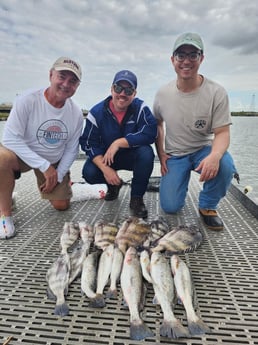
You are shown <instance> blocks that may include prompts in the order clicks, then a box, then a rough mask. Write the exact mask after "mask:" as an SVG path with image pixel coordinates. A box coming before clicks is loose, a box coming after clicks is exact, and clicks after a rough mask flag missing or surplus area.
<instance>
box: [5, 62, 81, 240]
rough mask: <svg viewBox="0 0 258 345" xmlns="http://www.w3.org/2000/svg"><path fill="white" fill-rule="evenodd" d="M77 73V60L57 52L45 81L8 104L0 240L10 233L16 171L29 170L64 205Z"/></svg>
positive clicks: (74, 137) (74, 147)
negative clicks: (37, 88)
mask: <svg viewBox="0 0 258 345" xmlns="http://www.w3.org/2000/svg"><path fill="white" fill-rule="evenodd" d="M81 76H82V73H81V67H80V65H79V64H78V63H77V62H75V61H74V60H72V59H70V58H67V57H60V58H59V59H58V60H56V62H55V63H54V64H53V66H52V68H51V69H50V72H49V79H50V85H49V86H48V87H47V88H42V89H39V90H34V91H29V92H27V93H25V94H24V95H22V96H19V97H18V98H17V99H16V101H15V103H14V105H13V107H12V110H11V112H10V115H9V116H8V120H7V122H6V125H5V128H4V133H3V139H2V145H1V146H0V211H1V218H0V239H6V238H10V237H13V236H14V235H15V227H14V223H13V218H12V210H11V208H12V193H13V190H14V186H15V179H18V178H19V177H20V175H21V173H24V172H27V171H29V170H31V169H33V170H34V173H35V175H36V177H37V183H38V188H39V190H40V193H41V196H42V198H43V199H48V200H49V201H50V203H51V204H52V206H53V207H54V208H55V209H57V210H66V209H67V208H68V207H69V204H70V198H71V196H72V191H71V187H70V175H69V169H70V167H71V165H72V163H73V161H74V160H75V158H76V156H77V154H78V148H79V145H78V144H79V137H80V135H81V132H82V128H83V114H82V111H81V109H80V108H79V107H78V106H77V105H76V104H75V103H74V102H73V101H72V99H71V97H72V96H73V95H74V93H75V92H76V90H77V88H78V86H79V85H80V81H81Z"/></svg>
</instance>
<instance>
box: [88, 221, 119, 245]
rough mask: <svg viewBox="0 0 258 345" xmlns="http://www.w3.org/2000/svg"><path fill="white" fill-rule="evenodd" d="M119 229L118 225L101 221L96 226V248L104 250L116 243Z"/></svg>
mask: <svg viewBox="0 0 258 345" xmlns="http://www.w3.org/2000/svg"><path fill="white" fill-rule="evenodd" d="M117 231H118V227H117V226H116V224H114V223H111V222H106V221H104V220H103V219H99V220H98V221H96V222H95V224H94V233H95V238H94V242H95V246H96V247H98V248H100V249H102V250H104V249H105V248H107V247H108V246H109V245H110V244H112V243H114V242H115V238H116V234H117Z"/></svg>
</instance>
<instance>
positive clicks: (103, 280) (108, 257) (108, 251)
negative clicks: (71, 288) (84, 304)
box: [89, 244, 114, 308]
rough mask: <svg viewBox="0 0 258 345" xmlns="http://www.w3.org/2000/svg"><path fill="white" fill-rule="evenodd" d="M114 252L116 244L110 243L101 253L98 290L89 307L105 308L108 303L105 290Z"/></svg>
mask: <svg viewBox="0 0 258 345" xmlns="http://www.w3.org/2000/svg"><path fill="white" fill-rule="evenodd" d="M113 254H114V244H109V246H108V247H106V248H105V249H104V250H103V252H102V253H101V256H100V259H99V267H98V273H97V290H96V294H95V296H94V298H92V299H91V301H90V303H89V307H92V308H104V307H105V305H106V302H105V299H104V294H103V292H104V288H105V286H106V285H107V283H108V280H109V276H110V273H111V269H112V262H113Z"/></svg>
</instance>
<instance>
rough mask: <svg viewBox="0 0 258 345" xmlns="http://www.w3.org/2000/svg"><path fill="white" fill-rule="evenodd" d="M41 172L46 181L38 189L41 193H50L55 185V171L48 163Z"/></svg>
mask: <svg viewBox="0 0 258 345" xmlns="http://www.w3.org/2000/svg"><path fill="white" fill-rule="evenodd" d="M43 174H44V176H45V179H46V181H45V182H44V183H43V184H42V185H41V186H40V190H41V192H43V193H51V192H52V190H53V189H54V188H55V186H56V185H57V171H56V169H55V168H54V167H53V166H52V165H50V166H49V168H48V169H47V170H46V171H45V172H44V173H43Z"/></svg>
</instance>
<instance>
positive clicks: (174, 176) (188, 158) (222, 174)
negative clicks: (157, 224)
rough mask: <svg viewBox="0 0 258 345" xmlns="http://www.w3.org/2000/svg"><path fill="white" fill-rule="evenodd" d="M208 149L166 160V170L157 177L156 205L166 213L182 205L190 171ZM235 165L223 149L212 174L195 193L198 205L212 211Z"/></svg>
mask: <svg viewBox="0 0 258 345" xmlns="http://www.w3.org/2000/svg"><path fill="white" fill-rule="evenodd" d="M210 152H211V146H205V147H203V148H202V149H201V150H199V151H197V152H194V153H191V154H188V155H185V156H181V157H177V156H172V157H171V158H169V159H168V160H167V168H168V172H167V174H166V175H164V176H162V177H161V182H160V205H161V208H162V209H163V210H164V211H165V212H167V213H176V212H178V211H179V210H181V209H182V207H183V206H184V204H185V198H186V195H187V191H188V184H189V180H190V177H191V171H192V170H194V169H195V168H196V167H197V166H198V165H199V163H200V162H201V161H202V160H203V159H204V158H205V157H207V156H208V154H209V153H210ZM235 172H236V168H235V165H234V162H233V159H232V157H231V155H230V154H229V153H228V152H226V153H225V154H224V155H223V157H222V158H221V160H220V167H219V171H218V174H217V176H216V177H214V178H213V179H211V180H209V181H207V182H204V183H203V189H202V190H201V192H200V195H199V208H203V209H211V210H216V208H217V206H218V203H219V201H220V200H221V199H222V198H223V197H224V196H225V195H226V192H227V190H228V188H229V186H230V183H231V181H232V178H233V175H234V173H235Z"/></svg>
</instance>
